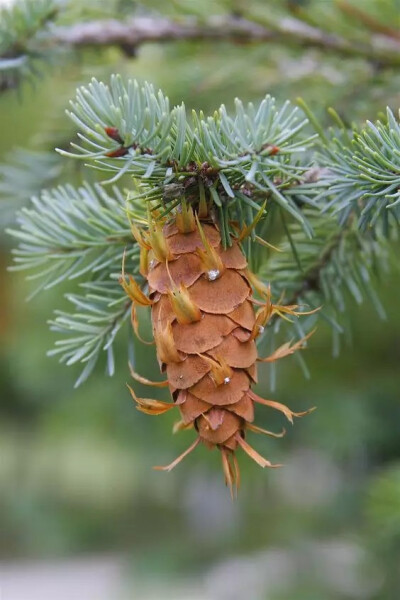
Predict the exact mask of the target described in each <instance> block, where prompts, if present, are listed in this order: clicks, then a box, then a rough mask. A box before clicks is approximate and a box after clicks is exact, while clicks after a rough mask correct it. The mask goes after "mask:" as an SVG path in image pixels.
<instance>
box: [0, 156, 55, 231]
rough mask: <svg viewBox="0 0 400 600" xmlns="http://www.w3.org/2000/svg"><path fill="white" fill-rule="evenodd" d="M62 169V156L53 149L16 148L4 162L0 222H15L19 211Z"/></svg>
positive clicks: (0, 177) (1, 166)
mask: <svg viewBox="0 0 400 600" xmlns="http://www.w3.org/2000/svg"><path fill="white" fill-rule="evenodd" d="M61 171H62V165H61V160H60V157H58V156H57V155H56V154H55V153H53V152H40V151H32V150H25V149H23V148H15V149H13V150H12V152H10V155H9V157H8V160H7V161H5V162H4V163H3V164H0V198H1V214H0V225H9V224H10V223H11V222H13V221H14V220H15V213H16V211H17V210H18V209H20V208H22V206H24V204H26V203H27V202H28V201H29V199H30V198H31V196H32V195H36V194H39V193H40V191H41V190H42V189H43V188H45V187H47V186H49V185H51V184H53V183H54V182H55V180H56V179H57V178H58V177H59V175H60V173H61ZM16 181H17V182H18V186H16V185H15V182H16Z"/></svg>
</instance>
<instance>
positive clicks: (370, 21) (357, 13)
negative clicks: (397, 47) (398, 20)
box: [337, 0, 400, 40]
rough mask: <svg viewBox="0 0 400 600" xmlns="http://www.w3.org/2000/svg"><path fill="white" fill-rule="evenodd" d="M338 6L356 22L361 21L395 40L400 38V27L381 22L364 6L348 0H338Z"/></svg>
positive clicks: (371, 28) (369, 27)
mask: <svg viewBox="0 0 400 600" xmlns="http://www.w3.org/2000/svg"><path fill="white" fill-rule="evenodd" d="M337 7H338V9H339V10H340V11H341V12H343V13H344V14H345V15H347V16H348V17H350V18H352V19H353V20H355V21H356V22H361V23H362V24H363V25H364V26H365V27H367V28H368V29H370V30H371V31H373V32H375V33H380V34H382V35H386V36H388V37H390V38H394V39H395V40H400V30H399V28H398V27H396V28H394V27H389V25H385V24H384V23H381V22H380V21H378V20H377V19H376V18H375V17H374V16H372V15H370V14H369V13H367V12H365V11H364V10H362V8H360V7H359V6H355V5H354V4H350V3H349V2H346V0H339V1H338V2H337Z"/></svg>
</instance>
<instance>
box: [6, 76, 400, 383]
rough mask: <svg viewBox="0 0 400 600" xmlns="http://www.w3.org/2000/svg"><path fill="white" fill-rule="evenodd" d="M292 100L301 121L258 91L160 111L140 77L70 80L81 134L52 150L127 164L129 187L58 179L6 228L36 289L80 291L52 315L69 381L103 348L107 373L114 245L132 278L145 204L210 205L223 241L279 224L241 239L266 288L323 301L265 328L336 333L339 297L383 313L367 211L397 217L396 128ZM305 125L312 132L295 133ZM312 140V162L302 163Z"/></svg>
mask: <svg viewBox="0 0 400 600" xmlns="http://www.w3.org/2000/svg"><path fill="white" fill-rule="evenodd" d="M303 111H304V112H305V114H306V115H307V117H308V118H305V117H304V116H302V112H301V111H300V110H299V109H297V108H293V107H291V106H290V105H289V103H285V104H284V105H283V106H282V107H280V108H278V107H277V106H276V104H275V101H274V100H273V99H272V98H271V97H269V96H267V97H266V98H265V99H264V100H263V101H262V102H261V103H260V105H259V106H258V107H257V108H256V107H254V106H253V105H252V104H249V105H248V106H247V107H244V106H243V105H242V104H241V102H240V101H236V111H235V114H234V115H233V116H230V115H229V114H228V113H227V111H226V109H225V107H223V106H222V107H221V108H220V109H219V111H217V112H216V113H214V115H212V116H211V117H206V116H204V115H203V114H201V113H200V114H195V115H193V119H192V123H189V122H188V121H187V119H186V114H185V109H184V107H183V105H182V106H179V107H175V108H172V109H170V107H169V102H168V99H167V98H166V97H165V96H164V95H163V94H162V92H158V93H156V92H155V91H154V89H153V87H152V86H150V85H148V84H144V85H142V86H141V85H139V84H138V83H137V82H133V81H130V82H128V83H127V84H126V85H125V84H124V83H123V82H122V80H121V78H119V77H117V76H114V77H112V79H111V82H110V85H109V86H108V85H106V84H104V83H101V82H98V81H96V80H92V82H91V83H90V84H89V86H87V87H82V88H80V89H79V90H78V93H77V99H76V101H75V102H74V103H72V112H71V113H70V116H71V118H72V119H73V121H74V122H75V123H76V124H77V125H78V127H79V129H80V130H81V133H80V134H79V139H80V144H73V146H74V148H75V149H76V152H75V153H73V154H72V153H67V152H62V154H64V155H65V154H66V155H68V156H73V157H76V158H83V159H84V160H85V161H87V163H89V164H91V165H92V166H94V167H95V168H97V169H99V170H100V172H105V173H107V176H108V174H109V173H111V174H112V177H111V180H110V179H109V180H108V183H110V182H112V181H114V182H115V181H116V180H117V179H119V178H120V177H121V176H122V175H124V174H130V175H133V176H134V183H135V185H134V186H131V189H130V191H129V192H128V193H122V192H121V191H120V189H119V188H117V187H113V189H112V193H109V192H107V191H105V188H104V187H103V186H102V185H100V184H98V185H96V186H94V187H90V186H88V185H84V186H83V187H82V188H79V189H75V188H73V187H72V186H65V187H59V188H56V189H55V190H50V191H49V192H43V193H42V194H41V195H40V196H39V197H36V198H34V199H33V201H32V202H33V203H32V205H31V207H29V208H24V209H22V210H21V211H20V213H19V217H18V221H19V226H20V228H19V229H18V230H12V231H11V233H12V234H13V235H14V236H15V237H16V238H17V239H18V240H19V242H20V246H19V249H17V250H16V251H15V260H16V267H15V268H17V269H32V270H34V274H33V275H30V277H31V278H39V279H40V280H41V283H40V286H39V289H47V288H49V287H52V286H54V285H56V284H57V283H60V282H61V281H65V280H75V279H76V280H78V281H79V282H81V283H80V286H81V292H82V293H78V294H68V296H67V297H68V299H69V300H70V302H71V303H72V304H73V306H74V310H73V311H72V312H71V313H68V312H65V311H63V312H57V315H56V318H55V320H54V321H52V328H53V329H54V330H55V331H57V332H58V333H59V334H62V336H63V339H61V340H59V341H58V342H57V343H56V347H55V350H54V351H52V354H57V355H58V354H59V355H60V356H61V359H62V360H63V361H64V362H66V363H67V364H73V363H76V362H85V363H86V365H85V370H84V372H83V374H82V378H81V380H82V379H84V378H85V377H86V376H87V375H88V374H89V372H90V371H91V369H93V367H94V365H95V363H96V361H97V358H98V356H99V355H100V353H101V351H102V350H106V351H107V355H108V371H109V372H112V371H113V364H114V360H113V350H112V345H113V342H114V338H115V335H116V333H117V332H118V331H119V329H120V328H121V326H122V324H123V323H124V322H125V321H126V319H127V317H128V313H129V305H128V303H127V302H126V300H125V297H124V293H123V291H122V289H121V287H120V285H119V283H118V276H119V274H120V272H121V260H122V255H123V253H124V251H126V261H127V265H128V264H129V273H130V274H136V275H137V276H138V277H139V278H140V275H138V274H139V261H140V257H139V246H138V244H137V243H136V242H135V240H134V238H133V236H132V232H131V222H135V223H139V224H141V225H143V224H145V223H146V221H147V218H148V214H149V212H150V213H151V212H153V214H154V215H156V218H158V217H159V216H160V215H161V216H166V215H168V214H169V213H170V212H171V211H172V210H173V209H175V208H177V207H179V206H187V204H188V203H190V202H195V203H198V202H199V200H201V199H203V200H204V201H206V202H207V203H208V204H209V205H213V211H212V212H213V214H214V215H215V218H216V219H217V220H218V222H219V227H220V231H221V237H222V240H223V242H224V243H225V245H228V244H229V242H230V239H231V235H230V234H231V232H232V231H234V232H235V234H237V233H238V231H242V232H243V231H244V232H245V234H244V235H245V236H246V235H247V236H249V239H250V238H252V239H253V241H255V242H261V244H265V242H267V245H268V242H269V241H270V237H269V236H270V233H271V231H272V230H273V233H274V235H275V236H276V233H277V231H279V232H280V233H281V237H282V239H283V243H282V244H281V247H280V250H281V251H280V252H279V253H269V255H266V254H263V255H262V257H261V254H260V255H257V250H256V248H257V247H258V246H257V244H251V243H250V242H249V248H250V247H251V248H252V250H251V253H250V252H249V253H247V255H248V257H250V254H252V256H253V258H254V259H255V260H254V262H255V264H257V263H258V265H259V266H260V265H261V266H260V268H259V269H258V272H259V275H260V276H261V278H262V279H263V280H264V281H265V282H267V283H269V282H270V283H271V284H272V289H273V295H274V297H275V298H276V299H277V298H278V297H279V296H282V299H281V302H287V303H289V304H299V305H307V307H309V308H316V307H318V306H322V307H323V308H322V310H320V311H319V313H317V314H314V315H311V316H310V317H307V318H302V319H301V320H298V319H294V320H293V321H292V322H282V321H281V320H275V321H274V320H273V321H272V323H274V325H273V327H272V328H270V329H272V330H273V332H275V333H277V332H278V330H279V328H280V327H283V328H286V335H287V336H288V337H293V332H294V333H295V336H296V337H302V336H303V335H304V334H305V332H307V331H308V330H309V328H310V327H311V326H312V325H313V324H314V323H315V321H316V320H317V319H318V316H319V315H321V316H322V317H323V318H325V319H326V320H327V321H328V322H329V323H330V324H331V326H332V329H333V331H334V333H335V340H336V339H337V337H338V335H337V334H338V333H340V332H342V331H343V325H342V322H341V321H342V319H341V315H342V314H343V313H345V308H346V299H347V297H348V296H352V297H353V299H354V300H355V301H356V302H357V303H361V302H362V301H363V299H364V297H367V296H368V297H370V298H371V299H372V300H373V302H374V304H375V306H376V308H377V310H378V313H379V314H380V316H383V315H384V312H383V309H382V307H381V305H380V302H379V299H378V297H377V294H376V292H375V290H374V286H373V284H372V279H373V278H372V276H371V274H372V273H373V272H374V271H375V272H377V273H378V274H379V273H380V272H381V271H382V270H383V269H385V268H386V266H387V260H386V258H387V256H386V255H387V252H386V241H385V238H384V236H383V235H382V230H383V228H382V226H381V223H382V219H380V220H379V219H378V218H377V216H376V215H378V216H379V215H381V214H388V213H390V214H393V215H395V216H396V212H395V211H396V210H397V207H398V204H397V197H398V185H399V182H398V177H399V174H398V169H397V165H398V158H399V143H400V142H399V140H400V126H399V124H398V123H397V122H396V121H395V119H394V117H393V115H392V114H391V113H390V112H389V113H388V117H387V122H385V123H380V122H378V123H377V124H375V125H374V124H372V123H369V124H367V126H366V127H365V128H364V129H362V130H361V131H360V132H358V131H354V132H351V133H349V132H348V131H347V129H346V128H345V127H344V126H343V125H342V124H341V122H340V120H339V119H338V118H337V119H336V120H337V121H338V124H339V128H338V129H336V130H334V131H332V132H331V134H329V135H326V134H325V133H324V131H323V130H322V129H321V128H320V127H319V126H318V124H317V123H316V121H315V118H314V117H313V116H312V115H311V113H310V112H309V110H308V109H307V107H305V106H304V105H303ZM332 114H333V113H332ZM309 122H311V123H312V124H314V125H315V126H316V130H317V132H318V134H317V135H314V136H310V135H309V134H307V133H305V131H304V129H305V127H306V125H307V123H309ZM313 148H314V149H318V154H317V156H318V157H319V166H315V167H314V168H311V166H312V165H313V162H312V161H313V155H312V149H313ZM396 169H397V170H396ZM105 183H107V182H105ZM396 186H397V187H396ZM132 187H133V189H132ZM266 200H267V207H266V209H265V201H266ZM390 204H392V205H393V206H392V207H390ZM382 205H383V206H384V208H385V213H382V210H383V209H382V208H381V206H382ZM386 207H388V209H387V210H386ZM277 215H278V216H280V219H279V222H278V228H277V227H276V225H277V221H276V218H275V217H276V216H277ZM378 221H379V223H378ZM366 224H368V225H369V228H368V230H367V231H365V225H366ZM378 225H379V226H378ZM263 236H264V239H262V238H263ZM274 243H275V238H274ZM264 250H265V248H264ZM282 323H283V324H282ZM267 337H268V339H269V340H270V343H271V344H273V343H274V336H267ZM298 356H299V358H298V360H300V361H302V358H301V356H300V355H298ZM303 366H304V365H303Z"/></svg>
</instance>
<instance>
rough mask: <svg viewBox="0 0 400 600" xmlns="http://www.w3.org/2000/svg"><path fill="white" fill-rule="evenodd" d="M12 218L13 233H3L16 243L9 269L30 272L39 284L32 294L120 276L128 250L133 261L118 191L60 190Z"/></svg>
mask: <svg viewBox="0 0 400 600" xmlns="http://www.w3.org/2000/svg"><path fill="white" fill-rule="evenodd" d="M17 218H18V223H19V229H10V230H9V233H10V234H12V235H13V236H14V237H15V238H17V239H18V240H19V248H18V249H16V250H14V260H15V263H16V265H15V266H14V267H13V269H14V270H25V269H29V270H34V271H35V272H34V273H33V274H31V275H29V276H28V278H30V279H39V280H40V285H39V287H38V288H37V290H36V291H39V290H41V289H49V288H51V287H53V286H55V285H57V284H58V283H60V282H62V281H65V280H73V279H79V278H82V277H84V276H85V277H89V278H90V279H103V278H104V275H105V273H112V272H114V271H115V272H120V269H121V260H122V255H123V252H124V248H125V247H126V246H128V245H130V248H128V254H129V256H131V257H132V256H135V257H136V258H137V259H138V252H139V251H138V248H137V247H135V246H132V236H131V233H130V228H129V223H128V221H127V217H126V213H125V198H124V196H123V195H122V193H121V192H120V191H119V190H118V188H113V195H111V194H110V193H108V192H105V190H104V189H103V188H102V187H101V186H99V185H96V186H93V187H91V186H89V185H87V184H86V185H84V186H83V187H81V188H78V189H76V188H74V187H73V186H69V185H68V186H65V187H62V186H60V187H58V188H55V189H53V190H49V191H44V192H42V194H41V195H40V196H39V197H34V198H33V199H32V205H31V206H30V207H27V208H23V209H22V210H21V211H20V212H19V214H18V217H17ZM134 270H135V268H134ZM114 285H116V286H117V287H118V284H117V283H115V284H114Z"/></svg>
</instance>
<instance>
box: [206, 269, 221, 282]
mask: <svg viewBox="0 0 400 600" xmlns="http://www.w3.org/2000/svg"><path fill="white" fill-rule="evenodd" d="M218 277H219V271H218V269H211V270H210V271H207V278H208V280H209V281H215V280H216V279H218Z"/></svg>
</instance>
